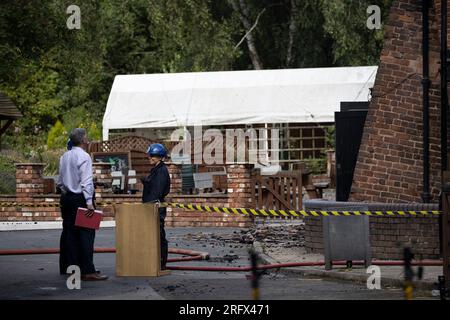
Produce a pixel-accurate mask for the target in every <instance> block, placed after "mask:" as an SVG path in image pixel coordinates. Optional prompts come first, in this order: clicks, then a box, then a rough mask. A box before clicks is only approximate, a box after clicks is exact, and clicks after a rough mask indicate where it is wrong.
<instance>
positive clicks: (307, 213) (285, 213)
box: [0, 201, 441, 218]
mask: <svg viewBox="0 0 450 320" xmlns="http://www.w3.org/2000/svg"><path fill="white" fill-rule="evenodd" d="M114 204H136V202H112V201H111V202H110V201H103V202H98V203H96V205H97V206H99V207H106V206H111V205H114ZM159 205H160V207H172V208H181V209H187V210H191V211H202V212H213V213H214V212H216V213H227V214H242V215H248V216H261V217H266V218H267V217H278V218H281V217H294V218H303V217H321V216H323V217H330V216H331V217H332V216H375V217H379V216H388V217H394V216H404V217H405V216H412V217H417V216H436V215H440V214H441V211H437V210H431V211H429V210H422V211H411V210H405V211H400V210H398V211H381V210H379V211H323V210H280V209H277V210H271V209H267V210H264V209H251V208H227V207H215V206H206V205H199V204H192V203H189V204H183V203H176V202H162V203H159ZM1 207H25V208H32V207H34V208H36V207H39V208H41V207H43V208H48V207H59V203H57V202H48V203H42V202H41V203H19V202H0V208H1Z"/></svg>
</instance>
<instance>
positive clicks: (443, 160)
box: [441, 0, 448, 183]
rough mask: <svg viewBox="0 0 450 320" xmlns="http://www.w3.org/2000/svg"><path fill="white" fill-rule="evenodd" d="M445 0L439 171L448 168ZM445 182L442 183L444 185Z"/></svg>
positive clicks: (444, 8)
mask: <svg viewBox="0 0 450 320" xmlns="http://www.w3.org/2000/svg"><path fill="white" fill-rule="evenodd" d="M447 90H448V89H447V0H441V170H442V171H446V170H447V167H448V158H447V152H448V151H447V108H448V91H447ZM444 182H445V181H442V183H444Z"/></svg>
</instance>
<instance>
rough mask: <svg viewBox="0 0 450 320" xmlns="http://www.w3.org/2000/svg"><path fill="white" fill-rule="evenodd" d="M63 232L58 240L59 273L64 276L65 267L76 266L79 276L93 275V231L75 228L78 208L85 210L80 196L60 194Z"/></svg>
mask: <svg viewBox="0 0 450 320" xmlns="http://www.w3.org/2000/svg"><path fill="white" fill-rule="evenodd" d="M60 206H61V215H62V218H63V231H62V233H61V240H60V255H59V272H60V273H61V274H65V273H66V271H67V267H69V266H70V265H77V266H79V267H80V270H81V274H89V273H95V267H94V239H95V230H94V229H88V228H82V227H77V226H75V218H76V213H77V209H78V208H79V207H82V208H86V207H87V205H86V200H85V199H84V196H83V195H82V194H74V193H68V194H62V195H61V199H60Z"/></svg>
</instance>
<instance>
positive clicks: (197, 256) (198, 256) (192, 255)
mask: <svg viewBox="0 0 450 320" xmlns="http://www.w3.org/2000/svg"><path fill="white" fill-rule="evenodd" d="M94 252H95V253H115V252H116V248H95V250H94ZM57 253H59V249H58V248H44V249H14V250H0V256H6V255H30V254H57ZM169 253H172V254H182V255H187V256H189V257H182V258H171V259H168V260H167V262H180V261H193V260H207V259H208V258H209V254H208V253H207V252H199V251H193V250H185V249H175V248H169ZM346 264H347V262H346V261H333V265H335V266H342V265H346ZM352 264H353V265H364V261H361V260H358V261H352ZM324 265H325V262H324V261H315V262H289V263H277V264H266V265H259V266H258V267H257V269H258V270H268V269H278V268H290V267H311V266H324ZM372 265H377V266H403V265H404V262H403V261H401V260H399V261H392V260H391V261H387V260H372ZM412 265H413V266H439V267H440V266H442V261H440V260H422V261H413V262H412ZM167 269H169V270H189V271H222V272H223V271H251V270H252V268H251V267H249V266H248V267H203V266H167Z"/></svg>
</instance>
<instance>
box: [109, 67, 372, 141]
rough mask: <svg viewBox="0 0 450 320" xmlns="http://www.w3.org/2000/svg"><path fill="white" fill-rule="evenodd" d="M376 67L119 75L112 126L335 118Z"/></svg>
mask: <svg viewBox="0 0 450 320" xmlns="http://www.w3.org/2000/svg"><path fill="white" fill-rule="evenodd" d="M376 72H377V67H376V66H369V67H341V68H314V69H280V70H252V71H220V72H187V73H164V74H142V75H118V76H116V77H115V79H114V83H113V86H112V89H111V93H110V95H109V99H108V103H107V106H106V111H105V114H104V117H103V140H108V134H109V130H111V129H131V128H170V127H183V126H193V125H203V126H211V125H230V124H256V123H308V122H334V112H335V111H339V108H340V102H342V101H368V98H369V93H370V91H369V88H372V87H373V85H374V81H375V76H376Z"/></svg>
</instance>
